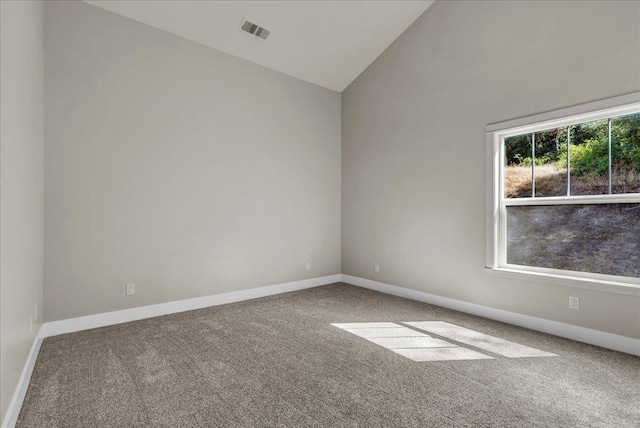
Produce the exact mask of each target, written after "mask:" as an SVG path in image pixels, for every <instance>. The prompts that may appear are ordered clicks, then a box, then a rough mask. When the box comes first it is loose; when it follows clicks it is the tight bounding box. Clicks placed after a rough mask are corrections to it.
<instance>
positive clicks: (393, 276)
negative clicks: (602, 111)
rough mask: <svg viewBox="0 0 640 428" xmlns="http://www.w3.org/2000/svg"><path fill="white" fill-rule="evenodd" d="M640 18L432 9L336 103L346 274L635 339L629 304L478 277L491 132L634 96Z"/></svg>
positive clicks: (632, 11) (639, 76)
mask: <svg viewBox="0 0 640 428" xmlns="http://www.w3.org/2000/svg"><path fill="white" fill-rule="evenodd" d="M639 17H640V3H638V2H619V3H615V2H608V1H607V2H504V1H498V2H480V1H471V2H463V1H446V2H445V1H443V2H437V3H436V4H434V5H433V6H432V7H431V8H430V9H428V10H427V12H426V13H425V14H424V15H423V16H422V17H421V18H419V19H418V20H417V21H416V23H414V24H413V26H412V27H410V29H409V30H408V31H406V32H405V33H404V34H403V35H402V36H401V37H400V38H399V39H398V40H396V42H395V43H394V44H393V45H391V47H390V48H389V49H388V50H387V51H385V52H384V53H383V54H382V55H381V56H380V57H379V58H378V59H377V60H376V61H375V62H374V63H373V64H372V65H371V66H370V67H369V68H368V69H367V70H366V71H365V72H364V73H363V74H362V75H361V76H360V77H358V78H357V79H356V80H355V82H354V83H352V84H351V85H350V86H349V87H348V88H347V89H346V91H345V92H343V94H342V124H343V134H342V137H343V140H342V144H343V147H342V151H343V156H342V182H343V187H342V192H343V195H342V230H343V234H342V272H343V273H345V274H349V275H355V276H360V277H364V278H369V279H373V280H378V281H382V282H386V283H390V284H394V285H399V286H403V287H408V288H412V289H416V290H420V291H425V292H428V293H433V294H438V295H441V296H446V297H451V298H455V299H460V300H464V301H468V302H473V303H478V304H482V305H486V306H490V307H495V308H500V309H504V310H508V311H513V312H518V313H522V314H527V315H533V316H536V317H542V318H546V319H550V320H555V321H561V322H566V323H570V324H575V325H579V326H584V327H589V328H594V329H598V330H603V331H607V332H611V333H616V334H620V335H625V336H629V337H635V338H640V299H638V298H637V297H631V296H625V295H617V294H609V293H603V292H595V291H588V290H584V289H576V288H568V287H563V286H555V285H549V284H540V283H535V282H529V281H518V280H511V279H503V278H496V277H489V276H487V275H486V273H485V272H484V264H485V137H484V132H485V127H486V125H487V124H489V123H493V122H500V121H504V120H507V119H512V118H516V117H520V116H527V115H532V114H535V113H540V112H544V111H548V110H554V109H558V108H562V107H567V106H571V105H575V104H580V103H585V102H589V101H594V100H598V99H602V98H607V97H613V96H617V95H622V94H626V93H630V92H634V91H638V90H639V89H640V19H639ZM374 263H379V264H380V273H374V269H373V266H374ZM569 295H572V296H578V297H580V299H581V301H580V310H579V311H575V310H569V309H568V303H567V299H568V296H569Z"/></svg>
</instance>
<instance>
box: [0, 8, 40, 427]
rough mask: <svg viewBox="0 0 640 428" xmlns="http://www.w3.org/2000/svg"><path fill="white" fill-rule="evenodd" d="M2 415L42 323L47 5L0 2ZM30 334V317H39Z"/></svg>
mask: <svg viewBox="0 0 640 428" xmlns="http://www.w3.org/2000/svg"><path fill="white" fill-rule="evenodd" d="M0 17H1V23H0V43H1V46H0V93H1V94H2V97H0V163H1V165H0V170H2V179H1V180H0V350H1V351H0V352H1V355H0V361H1V363H0V379H1V382H0V385H1V389H0V398H1V399H0V416H1V417H2V420H4V418H5V417H6V413H7V409H8V407H9V402H10V401H11V397H12V396H13V393H14V391H15V388H16V385H17V383H18V379H19V377H20V374H21V373H22V368H23V367H24V363H25V361H26V359H27V355H28V354H29V351H30V349H31V346H32V345H33V342H34V340H35V335H36V332H37V331H38V327H39V325H40V323H41V320H42V257H43V255H42V235H43V230H42V215H43V183H42V174H43V165H42V161H43V150H44V145H43V141H44V139H43V127H44V122H43V112H44V89H43V81H44V78H43V41H42V2H4V1H3V2H0ZM36 306H38V309H37V312H38V314H37V318H38V320H37V321H34V324H33V332H29V317H30V316H31V317H33V318H34V320H35V318H36V313H35V311H36Z"/></svg>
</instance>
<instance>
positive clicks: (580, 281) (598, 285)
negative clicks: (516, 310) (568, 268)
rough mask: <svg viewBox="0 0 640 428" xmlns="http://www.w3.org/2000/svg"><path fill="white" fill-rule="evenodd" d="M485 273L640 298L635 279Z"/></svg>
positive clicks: (491, 270)
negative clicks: (616, 279)
mask: <svg viewBox="0 0 640 428" xmlns="http://www.w3.org/2000/svg"><path fill="white" fill-rule="evenodd" d="M485 272H486V273H487V274H488V275H491V276H499V277H504V278H514V279H522V280H525V281H535V282H539V283H545V284H556V285H563V286H566V287H575V288H584V289H587V290H596V291H604V292H607V293H615V294H625V295H628V296H640V280H637V281H635V280H634V279H633V278H631V279H630V280H631V281H632V282H617V281H604V280H599V279H592V278H581V277H576V276H570V275H554V274H549V273H541V272H530V271H524V270H518V269H507V268H485Z"/></svg>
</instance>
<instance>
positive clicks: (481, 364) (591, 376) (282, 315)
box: [17, 284, 640, 428]
mask: <svg viewBox="0 0 640 428" xmlns="http://www.w3.org/2000/svg"><path fill="white" fill-rule="evenodd" d="M425 321H439V323H421V324H415V326H430V327H429V328H431V329H432V331H431V332H426V331H424V330H418V329H416V327H415V326H413V327H410V326H407V325H406V324H401V323H403V322H425ZM370 322H387V323H389V322H392V323H394V324H388V325H382V324H380V326H383V327H384V326H391V327H394V326H397V328H393V331H396V332H400V333H401V334H400V333H398V334H400V336H409V337H410V339H411V340H412V341H413V342H412V343H418V342H421V343H423V344H426V345H425V346H432V345H433V344H436V345H437V344H438V343H440V344H441V343H442V342H446V343H448V344H449V345H447V346H451V347H455V348H453V349H455V350H457V351H456V352H458V351H462V353H461V354H459V355H462V357H461V358H465V357H464V355H470V354H473V355H476V354H479V355H481V356H482V357H478V358H480V359H465V360H455V359H454V360H452V361H425V362H416V361H413V360H411V359H410V358H406V357H405V356H402V355H400V353H397V352H395V351H393V350H391V349H387V348H393V346H391V345H389V346H387V348H385V347H384V346H380V345H379V344H377V343H374V342H375V341H376V340H379V339H376V337H383V338H384V337H385V335H384V332H383V334H377V332H378V330H375V329H365V330H358V328H363V327H367V326H369V324H351V323H370ZM332 323H349V324H348V325H346V326H345V325H341V326H333V325H331V324H332ZM402 326H404V327H402ZM443 326H444V329H443ZM456 326H461V327H465V328H467V329H471V330H474V331H475V332H478V333H482V334H484V335H488V336H483V335H479V336H477V337H475V339H473V340H475V342H474V341H473V340H472V341H471V342H469V341H468V340H467V339H464V337H463V338H462V339H460V337H457V339H460V340H459V341H458V340H455V339H456V338H453V336H451V335H450V333H449V332H448V331H449V330H448V329H450V328H453V329H454V330H455V329H458V327H456ZM351 327H353V329H350V328H351ZM425 328H427V327H425ZM408 330H411V331H408ZM367 331H368V332H369V333H367ZM389 331H390V332H391V331H392V330H389ZM420 331H422V333H420ZM455 331H458V330H455ZM412 332H415V333H416V334H415V335H414V334H413V333H412ZM434 332H437V334H434ZM465 332H468V330H465V331H463V333H461V334H463V336H464V334H467V333H465ZM423 333H426V334H425V335H423ZM470 334H471V333H470ZM427 335H428V337H427ZM361 336H363V337H364V338H363V337H361ZM414 336H421V337H419V338H418V339H416V337H414ZM461 337H462V336H461ZM492 338H493V339H492ZM501 339H502V340H501ZM385 340H387V341H388V340H389V339H385ZM406 340H407V339H406V338H395V339H393V340H392V341H394V343H405V342H406ZM465 340H467V342H468V343H464V341H465ZM403 341H405V342H403ZM506 341H508V342H506ZM379 343H382V342H379ZM385 343H387V342H385ZM469 343H471V344H469ZM510 343H515V344H521V345H526V346H527V347H529V348H526V347H521V348H522V349H520V348H513V350H514V351H515V354H513V355H520V354H518V353H519V352H521V351H523V349H524V354H522V355H526V352H528V351H527V349H534V350H537V351H539V352H540V356H536V357H526V356H525V357H516V358H511V357H505V356H502V355H501V353H505V354H507V355H508V354H509V352H511V351H509V350H511V348H509V346H510V345H509V344H510ZM387 345H388V343H387ZM403 346H405V345H403ZM407 346H408V345H407ZM437 346H440V345H437ZM501 346H502V347H501ZM515 346H517V345H515ZM505 347H506V348H505ZM438 349H439V350H440V351H442V350H444V351H447V349H449V348H438ZM504 350H506V351H508V352H503V351H504ZM473 351H475V352H473ZM494 351H495V352H494ZM412 352H413V351H412ZM419 352H421V351H418V353H419ZM429 352H431V351H430V350H429ZM447 352H448V351H447ZM447 352H445V354H447V355H448V356H449V357H451V355H453V354H455V355H458V353H456V352H454V353H453V354H450V353H447ZM550 354H554V355H550ZM412 355H413V354H412ZM428 355H430V357H429V358H432V357H433V355H432V354H428ZM438 355H440V354H438ZM442 355H444V354H442ZM455 355H454V357H452V358H455ZM476 356H477V355H476ZM17 426H18V427H137V426H148V427H236V426H238V427H367V428H372V427H638V426H640V358H637V357H633V356H630V355H626V354H622V353H618V352H614V351H608V350H605V349H602V348H598V347H594V346H590V345H585V344H581V343H578V342H573V341H570V340H566V339H561V338H558V337H554V336H549V335H546V334H542V333H537V332H534V331H530V330H526V329H522V328H519V327H514V326H510V325H507V324H502V323H498V322H494V321H489V320H485V319H482V318H478V317H474V316H471V315H466V314H462V313H459V312H454V311H450V310H447V309H442V308H439V307H436V306H430V305H426V304H423V303H418V302H414V301H411V300H406V299H402V298H398V297H393V296H389V295H385V294H381V293H377V292H374V291H370V290H366V289H362V288H357V287H353V286H349V285H345V284H334V285H328V286H324V287H318V288H313V289H309V290H304V291H299V292H295V293H288V294H282V295H278V296H274V297H267V298H263V299H258V300H252V301H248V302H242V303H234V304H230V305H224V306H216V307H212V308H207V309H201V310H197V311H191V312H185V313H180V314H175V315H168V316H163V317H159V318H153V319H148V320H143V321H137V322H132V323H127V324H121V325H116V326H112V327H105V328H100V329H95V330H88V331H83V332H78V333H72V334H66V335H61V336H56V337H50V338H47V339H45V341H44V343H43V344H42V348H41V350H40V354H39V356H38V360H37V362H36V366H35V369H34V372H33V377H32V379H31V384H30V385H29V389H28V392H27V396H26V399H25V402H24V405H23V407H22V411H21V413H20V417H19V420H18V424H17Z"/></svg>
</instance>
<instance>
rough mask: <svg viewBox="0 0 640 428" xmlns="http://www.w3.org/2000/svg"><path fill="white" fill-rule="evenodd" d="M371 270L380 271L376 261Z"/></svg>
mask: <svg viewBox="0 0 640 428" xmlns="http://www.w3.org/2000/svg"><path fill="white" fill-rule="evenodd" d="M373 270H374V271H376V272H380V265H379V264H377V263H376V264H375V265H373Z"/></svg>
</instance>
